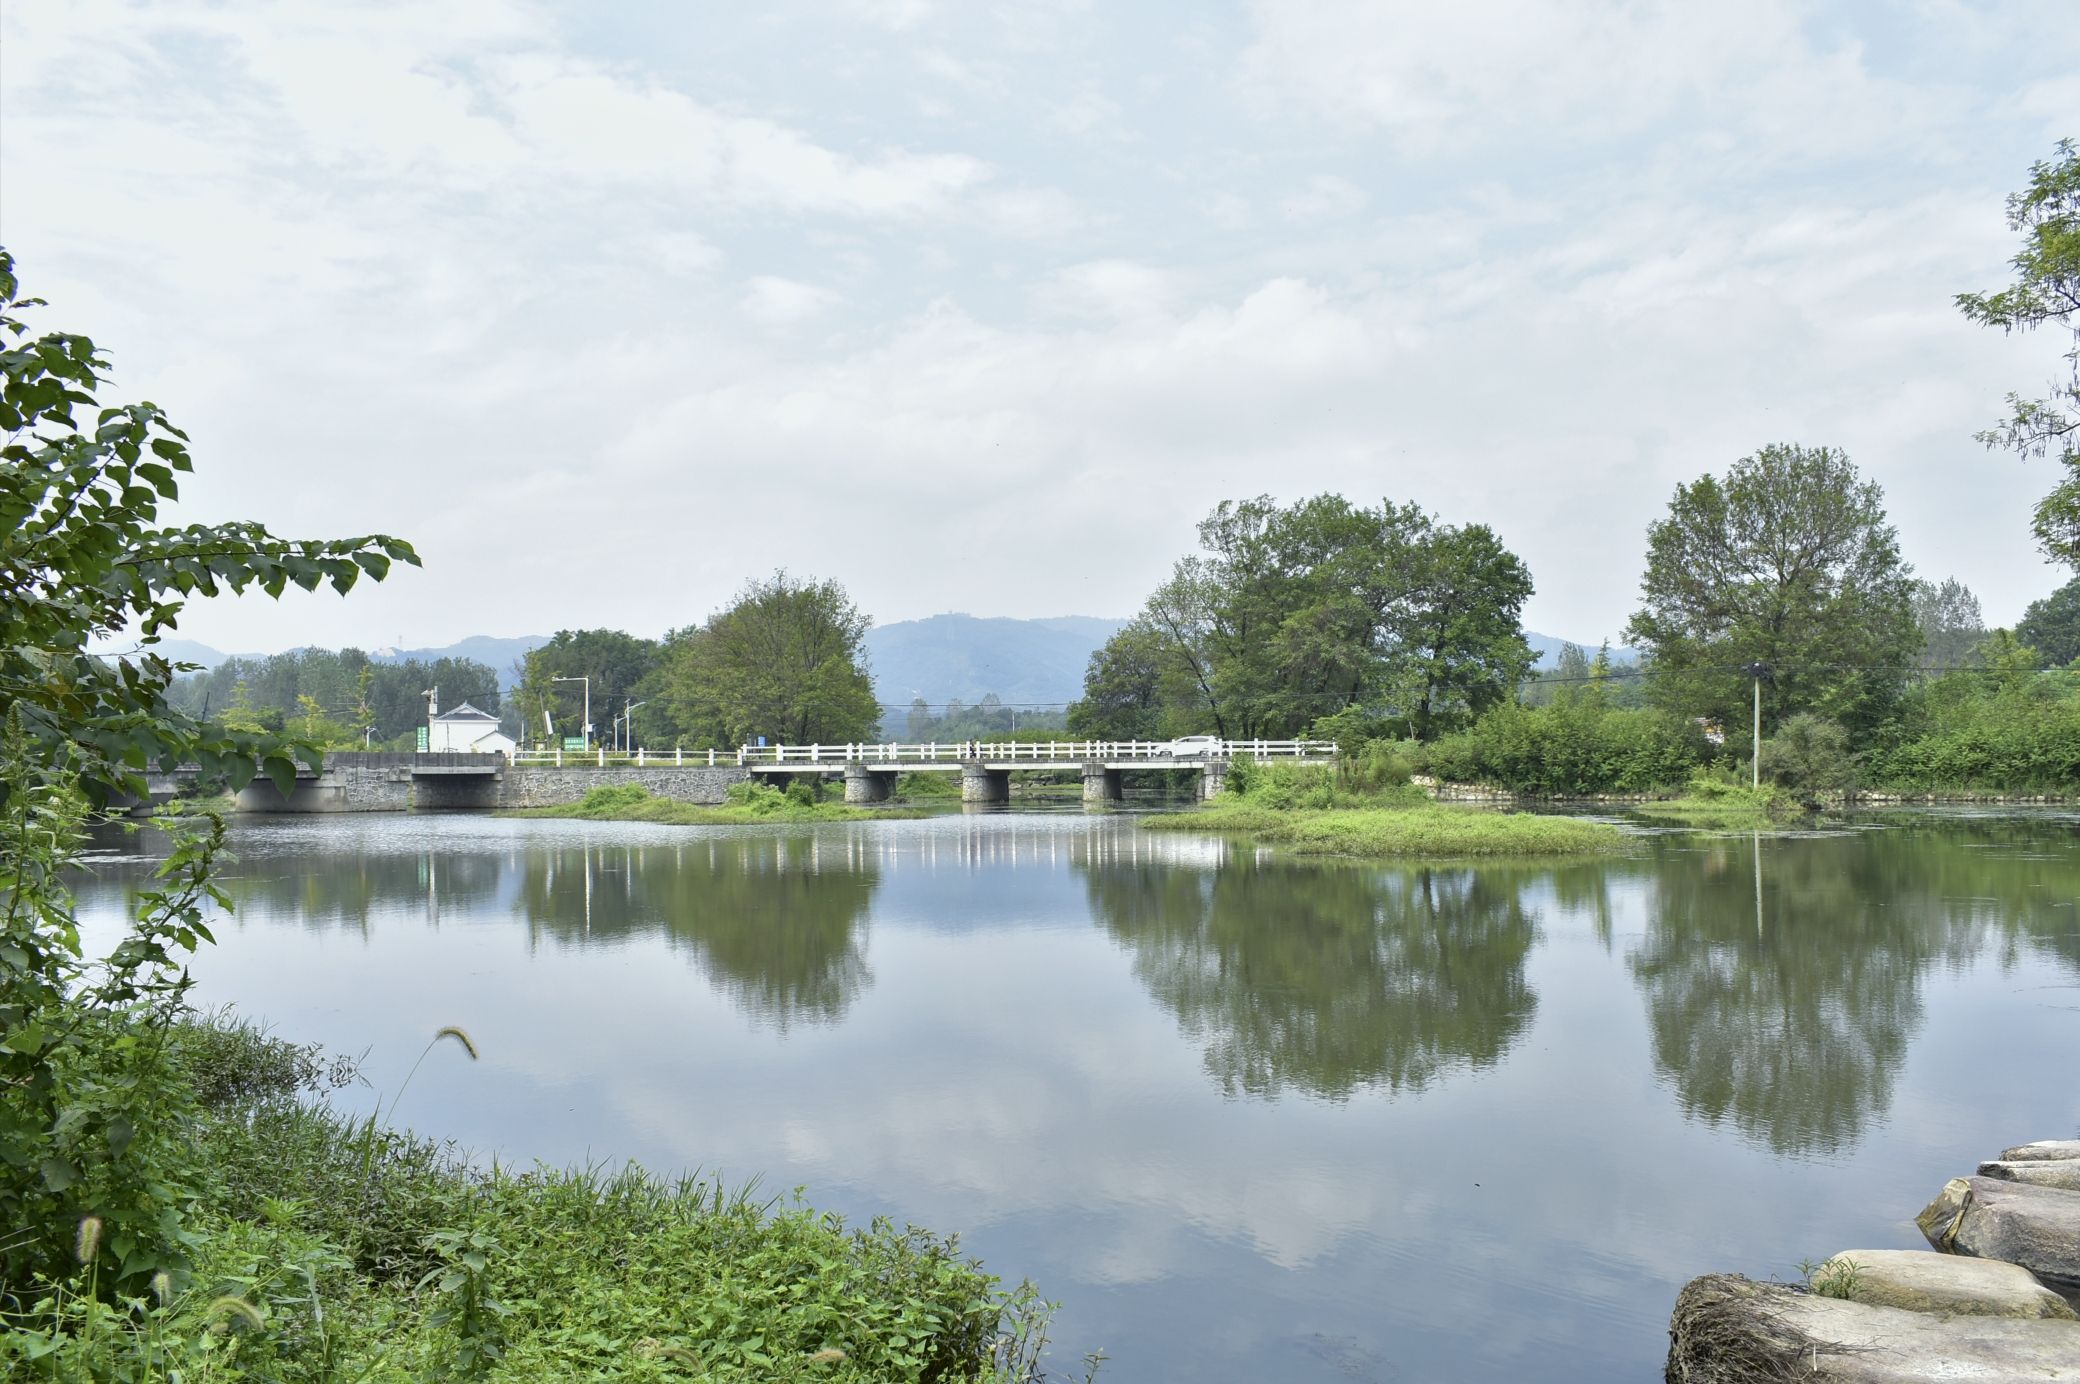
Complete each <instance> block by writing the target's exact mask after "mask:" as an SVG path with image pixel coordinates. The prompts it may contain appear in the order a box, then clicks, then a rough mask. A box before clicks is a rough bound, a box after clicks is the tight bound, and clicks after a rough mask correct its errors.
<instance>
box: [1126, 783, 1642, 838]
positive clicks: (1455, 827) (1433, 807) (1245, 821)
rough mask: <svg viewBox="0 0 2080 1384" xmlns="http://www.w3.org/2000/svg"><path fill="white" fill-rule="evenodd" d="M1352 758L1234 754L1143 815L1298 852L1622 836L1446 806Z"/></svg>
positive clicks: (1153, 825)
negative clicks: (1221, 783) (1179, 796)
mask: <svg viewBox="0 0 2080 1384" xmlns="http://www.w3.org/2000/svg"><path fill="white" fill-rule="evenodd" d="M1353 768H1354V769H1355V772H1353ZM1353 768H1346V769H1344V770H1340V771H1339V770H1332V769H1326V768H1306V767H1296V766H1292V765H1276V766H1264V765H1256V764H1249V763H1237V764H1235V765H1234V766H1232V767H1231V768H1230V769H1229V772H1228V783H1227V788H1226V791H1225V792H1223V793H1222V795H1221V796H1220V797H1218V798H1215V799H1214V800H1213V801H1211V802H1209V803H1207V804H1205V805H1203V806H1201V807H1198V808H1196V809H1193V810H1192V811H1188V812H1177V813H1167V814H1164V815H1162V816H1159V817H1151V818H1149V819H1148V820H1146V821H1145V822H1143V823H1142V825H1143V826H1144V827H1145V828H1147V829H1148V830H1151V831H1218V832H1231V833H1234V834H1236V835H1239V836H1244V837H1247V838H1248V839H1250V840H1252V841H1259V842H1263V843H1265V844H1267V845H1276V846H1283V847H1285V848H1286V849H1288V850H1291V851H1293V852H1295V853H1297V854H1301V855H1343V856H1362V857H1379V858H1386V857H1427V858H1432V859H1444V858H1466V857H1478V856H1554V855H1590V854H1596V853H1599V852H1603V851H1611V850H1617V849H1620V848H1622V846H1623V844H1624V841H1625V836H1624V833H1623V832H1621V831H1620V830H1619V829H1618V828H1616V827H1614V826H1611V825H1610V824H1609V823H1606V822H1588V821H1583V820H1581V819H1580V818H1575V817H1545V816H1538V815H1534V814H1532V813H1528V812H1496V811H1490V810H1488V809H1484V808H1476V807H1452V806H1446V805H1443V804H1439V803H1435V802H1432V801H1431V800H1430V799H1429V798H1428V797H1427V796H1426V795H1425V794H1424V793H1423V792H1422V790H1421V789H1419V788H1415V787H1413V786H1411V785H1410V784H1409V783H1408V782H1407V775H1406V770H1405V769H1400V770H1396V769H1394V768H1391V767H1389V768H1387V769H1385V770H1384V771H1381V770H1380V769H1378V768H1377V767H1376V766H1375V767H1374V768H1372V769H1371V770H1370V771H1368V769H1367V767H1366V766H1364V765H1358V766H1353Z"/></svg>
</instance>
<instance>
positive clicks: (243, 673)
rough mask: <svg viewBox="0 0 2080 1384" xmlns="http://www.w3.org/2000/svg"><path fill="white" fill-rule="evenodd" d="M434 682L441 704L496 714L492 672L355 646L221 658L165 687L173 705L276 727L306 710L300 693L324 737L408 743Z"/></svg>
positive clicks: (464, 662)
mask: <svg viewBox="0 0 2080 1384" xmlns="http://www.w3.org/2000/svg"><path fill="white" fill-rule="evenodd" d="M433 687H438V688H439V689H440V694H441V706H442V707H444V708H449V709H452V708H454V707H457V706H460V705H461V704H462V703H463V702H465V701H467V702H469V703H471V704H472V705H474V706H475V707H477V709H478V710H480V711H489V712H493V713H496V712H497V711H499V710H500V707H501V699H500V697H499V691H498V675H497V674H496V673H495V672H493V671H492V669H491V667H490V665H488V664H484V663H479V662H477V661H476V660H475V659H467V658H439V659H435V660H434V661H432V662H431V663H427V662H422V661H421V660H419V659H406V660H405V661H403V662H401V663H377V662H375V661H374V660H372V659H370V658H369V656H368V655H367V654H365V653H363V652H362V651H361V650H360V649H341V650H338V651H337V652H334V651H333V650H330V649H297V650H293V651H291V652H289V653H284V654H276V655H274V656H273V657H270V658H260V659H241V658H232V659H226V660H225V661H224V662H222V663H220V664H218V665H217V666H216V667H215V668H212V669H209V670H208V671H206V672H197V673H191V674H188V675H186V676H184V677H181V678H179V679H177V680H176V681H175V682H174V684H173V686H172V687H171V688H169V689H168V697H169V699H170V700H171V702H172V703H173V705H175V706H176V707H178V708H180V709H181V710H183V711H186V712H189V713H191V714H193V715H197V716H203V717H207V716H210V715H212V714H217V715H221V716H222V717H224V719H225V720H226V721H227V723H231V724H248V723H250V724H251V725H252V726H254V727H256V728H257V727H266V728H270V729H275V730H279V729H281V728H282V726H283V725H285V724H286V723H288V722H289V721H293V720H295V719H296V718H298V717H300V716H303V715H305V714H306V709H305V706H304V703H305V701H306V700H307V699H308V700H310V701H314V702H316V703H317V704H318V707H319V709H320V710H321V711H322V712H323V714H324V715H325V716H326V717H327V718H328V719H329V720H332V721H334V722H337V723H339V726H340V727H342V729H340V730H339V731H338V733H337V735H336V736H335V737H334V741H333V742H332V743H338V744H342V745H346V744H351V745H355V746H359V745H360V744H362V743H363V738H364V737H363V734H362V733H363V732H364V731H373V732H374V736H375V739H377V740H379V741H384V742H390V743H396V742H399V741H402V742H404V743H405V744H409V743H410V742H411V737H412V735H413V733H414V731H415V730H416V729H417V728H418V727H420V726H423V725H425V724H426V692H427V689H429V688H433Z"/></svg>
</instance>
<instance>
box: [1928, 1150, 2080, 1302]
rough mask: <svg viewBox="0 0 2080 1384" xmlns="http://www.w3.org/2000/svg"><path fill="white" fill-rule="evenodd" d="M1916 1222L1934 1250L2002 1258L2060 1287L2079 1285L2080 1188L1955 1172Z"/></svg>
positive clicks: (2063, 1288)
mask: <svg viewBox="0 0 2080 1384" xmlns="http://www.w3.org/2000/svg"><path fill="white" fill-rule="evenodd" d="M1914 1221H1915V1224H1917V1225H1919V1226H1920V1227H1921V1233H1922V1234H1923V1235H1926V1236H1927V1237H1928V1242H1929V1243H1930V1244H1932V1245H1934V1246H1935V1247H1936V1248H1937V1249H1941V1250H1949V1251H1951V1252H1953V1253H1956V1254H1969V1255H1973V1256H1975V1257H1977V1258H1980V1259H2005V1260H2006V1261H2007V1262H2009V1263H2010V1264H2020V1265H2021V1266H2022V1267H2023V1268H2025V1269H2028V1270H2029V1271H2030V1272H2031V1273H2033V1274H2035V1275H2036V1276H2037V1277H2038V1278H2041V1279H2044V1280H2046V1281H2047V1282H2049V1283H2050V1285H2051V1286H2052V1287H2054V1288H2058V1289H2061V1290H2067V1291H2070V1290H2071V1289H2072V1288H2073V1287H2075V1286H2080V1192H2068V1191H2064V1190H2062V1189H2060V1188H2057V1187H2035V1186H2031V1185H2030V1184H2029V1183H2026V1182H2002V1181H2000V1180H1999V1179H1997V1178H1991V1177H1953V1178H1951V1179H1950V1181H1948V1182H1947V1183H1945V1184H1943V1190H1942V1191H1941V1192H1940V1193H1938V1194H1937V1196H1936V1199H1935V1200H1934V1201H1932V1202H1930V1203H1929V1204H1928V1206H1927V1207H1926V1208H1925V1209H1924V1210H1923V1211H1922V1212H1921V1214H1920V1215H1919V1216H1916V1217H1915V1218H1914Z"/></svg>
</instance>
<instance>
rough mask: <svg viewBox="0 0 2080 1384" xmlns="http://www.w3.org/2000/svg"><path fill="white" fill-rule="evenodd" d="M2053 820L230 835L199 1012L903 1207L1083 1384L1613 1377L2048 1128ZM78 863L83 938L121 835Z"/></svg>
mask: <svg viewBox="0 0 2080 1384" xmlns="http://www.w3.org/2000/svg"><path fill="white" fill-rule="evenodd" d="M2076 827H2080V817H2076V816H2073V815H2051V814H2044V815H2036V816H2023V815H2013V814H2009V815H1998V814H1987V815H1974V814H1961V813H1960V814H1918V815H1893V816H1886V817H1883V818H1879V819H1874V820H1873V822H1871V823H1868V824H1862V825H1858V826H1855V827H1851V828H1845V829H1840V830H1832V831H1826V832H1815V833H1808V834H1799V835H1793V836H1787V837H1765V838H1761V839H1760V840H1756V839H1753V838H1746V837H1733V838H1729V837H1705V836H1697V835H1688V834H1667V835H1656V834H1643V835H1641V836H1640V837H1639V838H1638V839H1637V841H1636V843H1635V844H1634V846H1633V848H1632V849H1631V850H1630V851H1629V852H1628V853H1626V854H1624V855H1622V856H1618V857H1614V858H1608V859H1599V860H1594V861H1589V862H1581V863H1568V864H1563V865H1553V866H1527V865H1522V864H1514V865H1482V866H1478V867H1459V866H1428V867H1426V866H1381V865H1365V866H1353V865H1335V864H1302V863H1296V862H1291V861H1287V860H1283V859H1280V858H1278V857H1276V856H1263V855H1259V854H1257V853H1255V852H1253V851H1251V850H1248V849H1247V848H1236V847H1231V846H1228V845H1226V844H1224V843H1222V842H1220V841H1218V840H1213V839H1207V838H1197V837H1188V836H1187V837H1179V836H1153V835H1149V834H1145V833H1142V832H1139V831H1137V830H1136V829H1135V824H1134V822H1133V820H1132V819H1131V817H1126V816H1120V815H1111V816H1098V817H1088V816H1084V815H1082V814H1081V813H1075V812H1068V813H1061V814H1048V813H1019V814H998V815H980V816H977V815H962V816H945V817H939V818H932V819H927V820H921V821H907V822H876V823H870V824H852V825H843V826H826V827H817V828H808V829H772V830H760V829H742V828H739V829H712V828H709V829H702V828H673V827H657V826H639V825H617V824H598V823H582V822H554V821H514V820H505V819H496V818H486V817H460V816H455V817H416V816H415V817H380V818H378V817H370V818H365V819H359V820H353V821H342V820H340V819H337V818H331V819H324V820H317V819H303V820H294V821H280V822H255V821H250V820H247V821H240V822H238V823H237V824H236V825H235V826H234V827H233V836H232V844H233V847H234V849H235V851H236V855H237V859H236V863H235V864H234V865H233V867H232V871H231V873H232V876H233V878H231V879H230V880H229V881H228V888H229V890H230V893H231V894H232V896H233V897H234V899H235V900H236V901H237V904H238V911H237V914H236V917H235V918H234V919H233V920H231V921H229V922H226V923H225V924H224V925H223V926H222V928H221V930H220V931H219V934H218V937H219V945H218V946H217V948H216V950H215V952H214V954H212V955H211V956H210V957H209V958H208V964H207V965H204V966H201V967H199V968H198V972H199V974H200V976H201V978H202V980H201V999H202V1000H203V1001H204V1002H212V1001H214V1002H229V1003H235V1004H236V1005H237V1006H238V1007H239V1008H240V1009H241V1010H243V1011H245V1012H247V1013H249V1014H252V1015H256V1016H263V1017H266V1018H269V1019H271V1020H273V1021H274V1022H275V1024H276V1027H277V1031H278V1032H280V1033H281V1034H282V1035H283V1036H285V1037H289V1038H293V1039H297V1040H317V1041H322V1042H324V1043H325V1044H327V1045H329V1046H330V1047H332V1048H334V1049H337V1050H341V1051H345V1052H349V1053H361V1052H363V1051H364V1050H365V1051H366V1053H367V1058H366V1061H365V1063H364V1070H365V1071H366V1073H367V1075H368V1077H369V1080H370V1082H371V1085H372V1088H373V1089H371V1090H362V1091H359V1092H349V1093H348V1094H347V1096H346V1097H345V1098H346V1099H349V1100H358V1101H359V1102H360V1103H361V1104H363V1105H368V1106H372V1105H373V1104H374V1103H375V1101H376V1099H377V1093H385V1094H387V1093H390V1092H394V1091H395V1090H396V1089H397V1087H398V1085H399V1084H400V1083H401V1082H402V1080H403V1078H404V1074H405V1071H406V1069H407V1068H408V1067H409V1065H410V1064H411V1062H412V1060H413V1059H414V1058H415V1057H416V1056H417V1055H418V1053H419V1051H420V1049H421V1048H422V1047H424V1045H425V1042H426V1039H427V1037H428V1036H429V1035H430V1034H431V1033H432V1031H433V1029H434V1028H436V1027H438V1026H439V1025H441V1024H450V1023H452V1024H459V1025H461V1026H463V1027H464V1028H466V1029H467V1030H468V1031H469V1032H470V1033H471V1034H472V1035H473V1036H474V1037H475V1039H476V1041H477V1044H478V1046H479V1047H480V1049H481V1050H482V1052H483V1059H482V1061H480V1062H478V1063H476V1064H473V1065H472V1064H469V1063H467V1062H466V1061H464V1060H462V1059H461V1056H460V1054H458V1053H455V1052H453V1051H451V1050H447V1049H443V1050H442V1051H440V1052H437V1053H436V1054H435V1057H434V1058H433V1059H432V1060H429V1061H428V1062H427V1064H426V1066H425V1067H424V1068H423V1069H422V1070H421V1071H420V1072H419V1074H418V1076H417V1077H416V1078H415V1079H414V1081H413V1083H412V1085H411V1087H410V1089H409V1092H408V1093H407V1094H406V1096H405V1098H404V1100H403V1103H402V1105H401V1107H400V1108H399V1109H398V1111H397V1115H396V1118H397V1119H398V1120H399V1121H400V1122H403V1123H407V1124H410V1125H413V1126H414V1127H416V1128H418V1129H420V1130H421V1131H423V1132H427V1133H432V1134H438V1135H442V1136H449V1137H453V1138H454V1139H456V1140H458V1141H459V1142H460V1143H462V1144H463V1145H465V1146H467V1147H469V1148H471V1149H473V1150H476V1151H477V1152H478V1153H479V1154H480V1155H481V1156H484V1157H487V1158H488V1157H490V1156H493V1155H496V1156H497V1157H498V1158H500V1159H502V1160H505V1161H509V1162H510V1161H515V1160H518V1161H522V1162H525V1161H526V1160H530V1159H537V1158H539V1159H546V1160H549V1161H551V1162H556V1163H569V1162H578V1161H604V1162H608V1163H618V1162H619V1161H621V1160H623V1159H626V1158H635V1159H638V1160H640V1161H642V1162H643V1163H645V1164H647V1165H648V1166H650V1167H652V1168H654V1169H657V1170H660V1171H671V1170H676V1169H680V1168H686V1167H691V1166H696V1165H697V1166H700V1167H703V1168H706V1169H709V1170H720V1171H722V1172H723V1173H725V1174H726V1175H728V1176H730V1177H732V1178H744V1177H750V1176H752V1175H757V1176H759V1177H760V1178H761V1180H762V1182H763V1185H764V1186H765V1187H766V1188H768V1189H769V1190H770V1191H772V1192H773V1193H776V1194H784V1193H786V1192H787V1191H788V1190H789V1189H791V1188H793V1187H794V1186H796V1185H798V1184H799V1185H803V1186H805V1187H806V1188H807V1189H808V1190H809V1194H810V1196H811V1198H812V1199H813V1200H814V1201H815V1202H816V1204H818V1205H819V1206H824V1207H828V1208H830V1209H834V1210H840V1211H843V1212H845V1213H847V1214H848V1215H852V1216H856V1217H865V1216H868V1215H872V1214H877V1213H886V1214H889V1215H892V1216H895V1217H897V1218H899V1219H909V1220H913V1221H915V1222H917V1223H919V1224H923V1225H928V1226H931V1227H934V1228H935V1229H939V1230H942V1231H951V1230H959V1231H962V1232H963V1233H964V1238H965V1244H966V1246H967V1248H969V1249H970V1250H972V1251H974V1252H976V1253H979V1254H980V1255H982V1256H983V1258H984V1259H985V1260H986V1261H987V1262H988V1263H989V1264H990V1266H991V1267H992V1268H993V1269H994V1270H996V1271H997V1272H999V1273H1002V1274H1005V1275H1007V1276H1009V1277H1012V1278H1014V1279H1015V1278H1017V1277H1020V1276H1030V1277H1031V1278H1033V1279H1034V1280H1035V1281H1036V1282H1038V1283H1040V1284H1041V1285H1042V1286H1043V1287H1044V1288H1045V1289H1046V1290H1047V1291H1048V1293H1049V1294H1050V1295H1051V1296H1054V1297H1057V1298H1059V1299H1060V1300H1061V1301H1062V1303H1063V1311H1062V1313H1061V1315H1060V1317H1059V1319H1058V1322H1057V1332H1056V1341H1057V1351H1056V1356H1057V1360H1058V1362H1059V1363H1062V1364H1067V1365H1073V1364H1074V1363H1075V1360H1076V1357H1077V1356H1079V1355H1080V1354H1081V1353H1082V1352H1084V1351H1086V1350H1095V1349H1099V1348H1102V1349H1103V1350H1105V1351H1106V1352H1107V1354H1108V1355H1109V1356H1110V1357H1111V1359H1110V1363H1108V1364H1107V1365H1106V1367H1105V1370H1104V1373H1103V1374H1102V1375H1101V1378H1106V1379H1114V1380H1121V1381H1136V1382H1137V1384H1138V1381H1202V1380H1218V1379H1278V1380H1286V1381H1332V1380H1333V1381H1350V1380H1445V1379H1450V1380H1529V1379H1539V1380H1583V1381H1588V1380H1598V1381H1602V1380H1610V1379H1632V1380H1641V1381H1645V1380H1650V1379H1655V1378H1658V1377H1659V1370H1660V1360H1661V1355H1662V1352H1663V1349H1664V1345H1665V1330H1666V1325H1667V1319H1668V1310H1669V1306H1670V1303H1671V1301H1672V1299H1673V1297H1674V1294H1675V1291H1676V1289H1677V1288H1678V1287H1679V1286H1680V1284H1681V1283H1682V1282H1683V1281H1684V1280H1685V1279H1687V1278H1689V1277H1690V1276H1692V1275H1693V1274H1696V1273H1699V1272H1702V1271H1705V1270H1722V1269H1737V1270H1741V1271H1744V1272H1747V1273H1749V1274H1753V1275H1756V1276H1761V1277H1767V1276H1769V1275H1771V1274H1777V1275H1780V1276H1784V1277H1792V1276H1795V1274H1796V1264H1797V1261H1798V1260H1799V1259H1800V1258H1802V1257H1806V1256H1812V1257H1816V1258H1817V1257H1819V1256H1822V1255H1825V1254H1827V1253H1829V1252H1832V1251H1833V1250H1836V1249H1840V1248H1842V1247H1843V1246H1848V1245H1856V1246H1869V1247H1885V1246H1900V1247H1908V1246H1914V1245H1917V1244H1918V1237H1917V1234H1916V1232H1915V1230H1914V1227H1913V1225H1912V1223H1911V1222H1910V1221H1909V1220H1908V1219H1907V1217H1908V1215H1909V1214H1911V1211H1912V1210H1913V1209H1914V1208H1916V1207H1919V1206H1920V1205H1922V1204H1923V1203H1924V1202H1925V1201H1926V1200H1927V1199H1928V1197H1929V1196H1930V1195H1932V1194H1933V1192H1934V1191H1935V1189H1936V1188H1937V1187H1938V1186H1940V1185H1941V1182H1942V1179H1943V1178H1944V1177H1945V1176H1947V1175H1948V1173H1949V1171H1951V1170H1954V1169H1955V1168H1957V1167H1959V1166H1962V1165H1964V1164H1966V1163H1968V1162H1971V1161H1972V1160H1973V1159H1975V1158H1976V1157H1977V1156H1978V1155H1979V1153H1980V1152H1981V1151H1983V1150H1984V1149H1986V1148H1988V1147H1992V1146H1997V1145H2000V1144H2004V1143H2012V1142H2016V1141H2019V1140H2023V1139H2032V1138H2048V1137H2071V1136H2072V1135H2073V1134H2074V1133H2075V1130H2076V1128H2080V1056H2076V1055H2080V916H2076V900H2080V845H2076V840H2080V833H2076V830H2075V828H2076ZM104 844H105V846H106V849H105V851H104V852H103V853H102V854H101V856H100V857H99V858H98V859H97V860H96V861H95V866H94V872H93V874H92V876H91V877H90V878H88V879H86V880H85V881H83V884H82V903H83V911H84V913H85V915H86V917H87V918H88V919H89V920H90V922H91V924H92V925H93V926H94V927H95V929H96V933H97V940H101V941H106V940H107V939H109V938H112V937H113V936H114V935H115V927H116V920H117V918H118V916H119V914H120V913H121V911H122V909H123V907H124V905H125V901H126V899H127V898H128V897H129V896H130V895H131V893H132V892H134V891H135V890H136V889H138V888H139V887H141V886H142V884H143V882H144V880H145V878H146V875H147V872H148V869H149V863H148V859H147V857H148V856H149V854H150V848H151V842H150V839H149V838H148V837H147V838H144V839H143V840H141V841H140V840H138V839H134V838H110V839H109V840H108V841H106V842H105V843H104Z"/></svg>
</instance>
